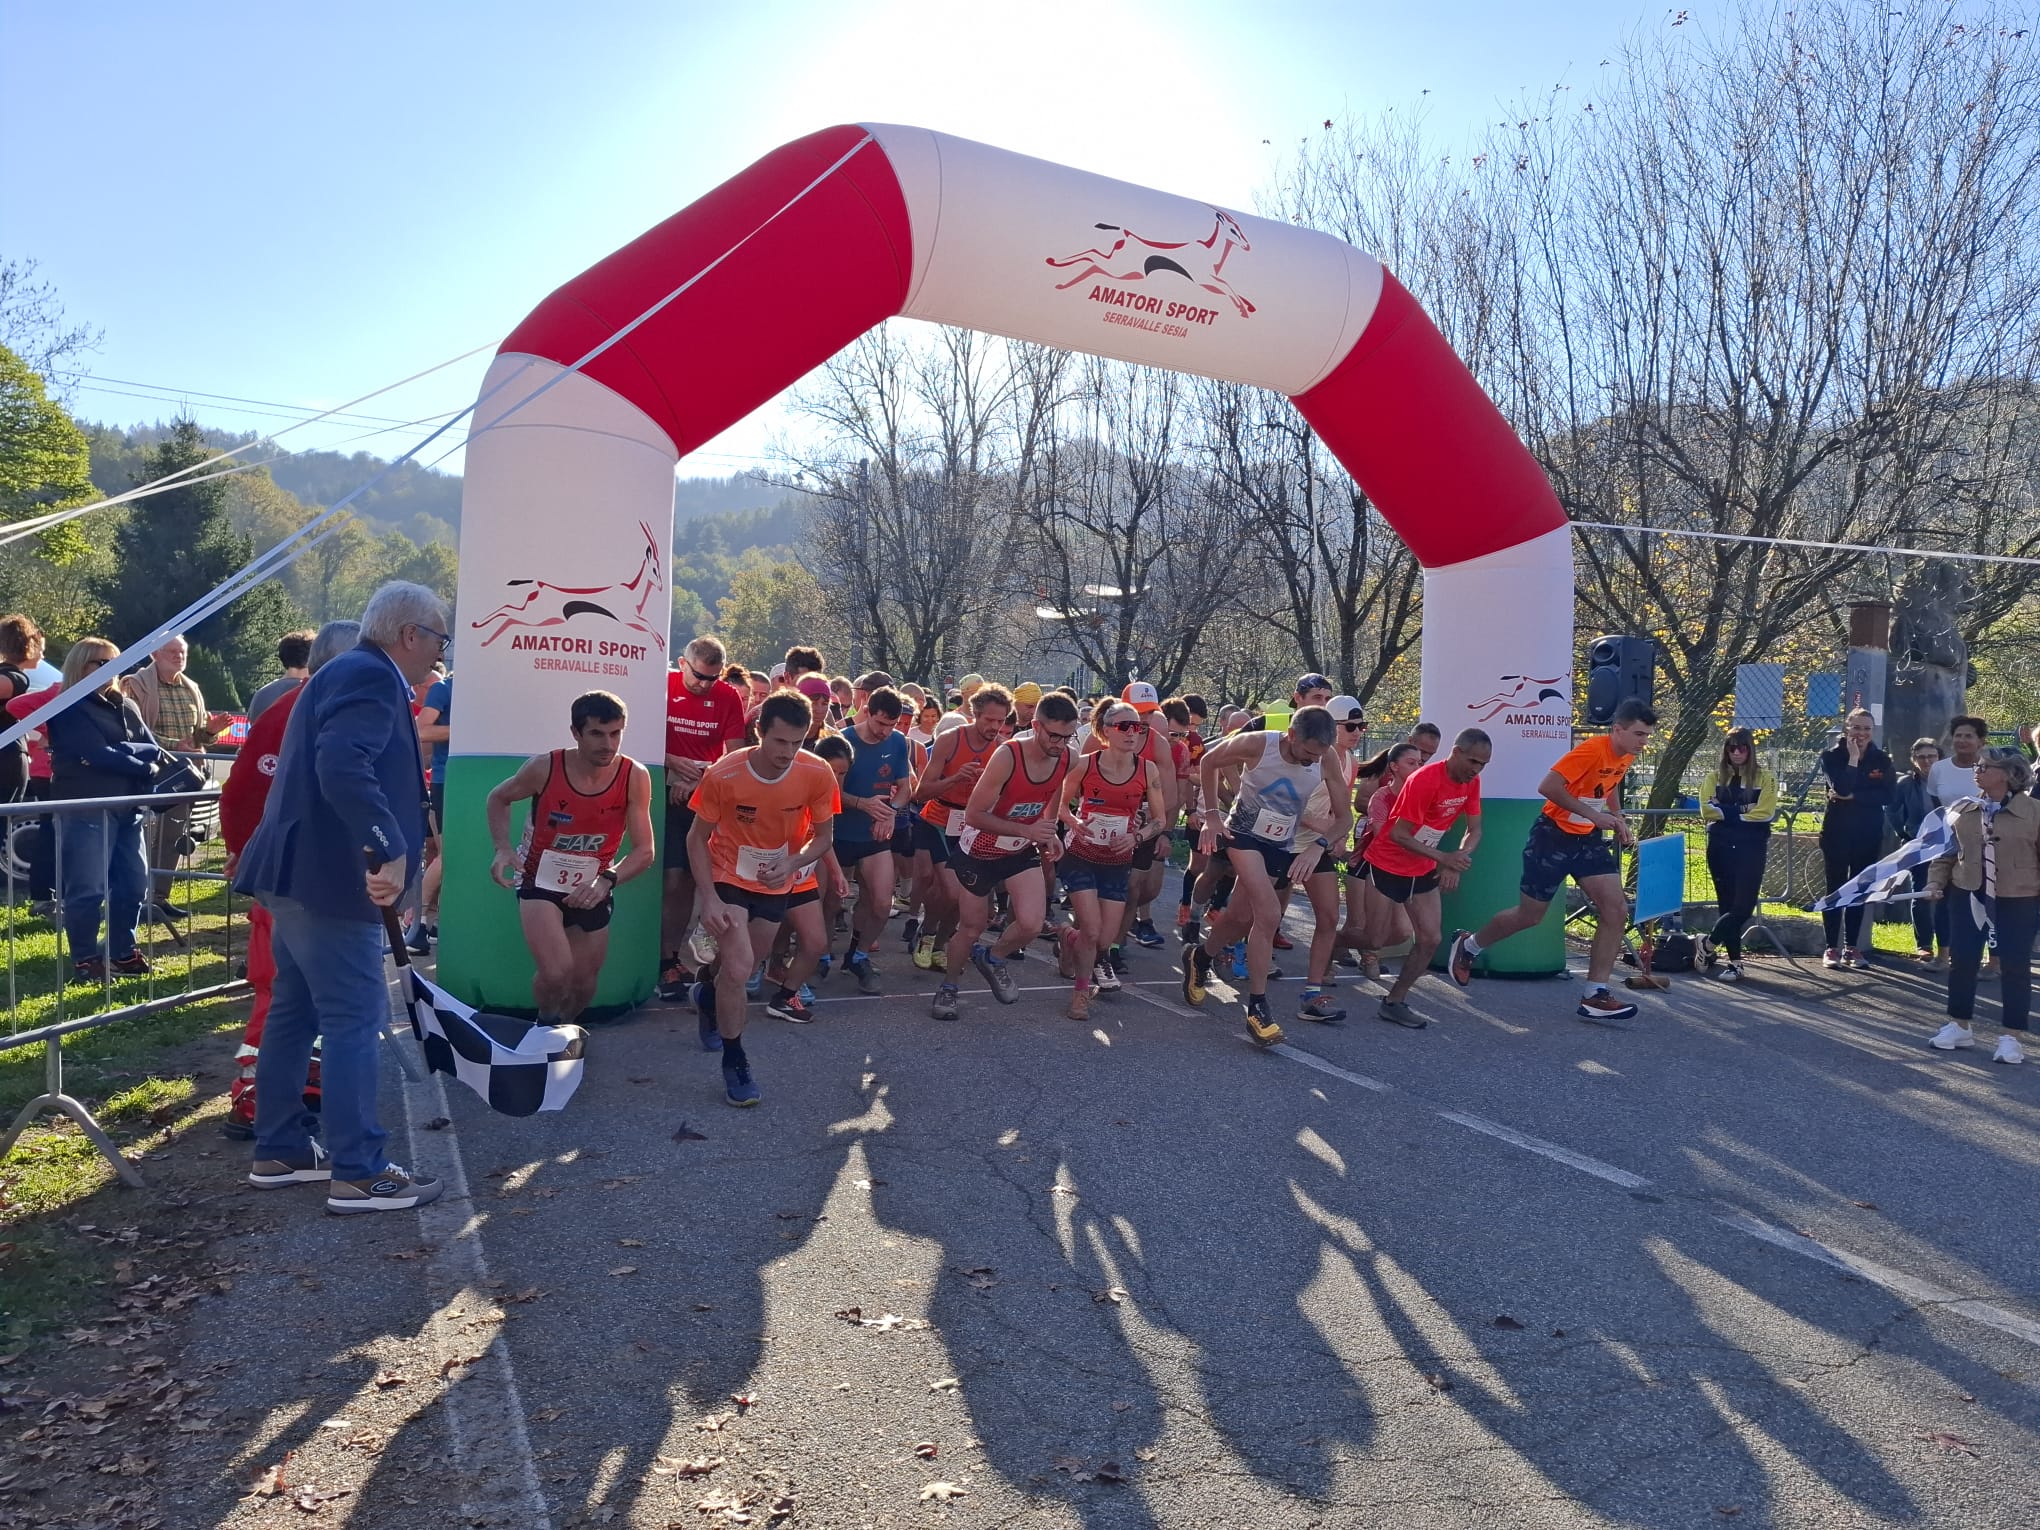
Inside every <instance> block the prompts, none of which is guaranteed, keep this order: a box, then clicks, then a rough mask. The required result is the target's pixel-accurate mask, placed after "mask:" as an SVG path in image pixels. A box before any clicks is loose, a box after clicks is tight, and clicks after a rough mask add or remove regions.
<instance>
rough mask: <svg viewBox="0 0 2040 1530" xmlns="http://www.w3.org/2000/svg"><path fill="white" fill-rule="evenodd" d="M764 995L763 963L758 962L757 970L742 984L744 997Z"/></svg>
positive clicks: (757, 997)
mask: <svg viewBox="0 0 2040 1530" xmlns="http://www.w3.org/2000/svg"><path fill="white" fill-rule="evenodd" d="M764 996H765V964H764V963H763V962H760V963H758V970H757V971H756V972H754V973H752V974H751V977H750V980H749V981H748V982H746V983H745V984H744V997H745V998H747V999H762V998H763V997H764Z"/></svg>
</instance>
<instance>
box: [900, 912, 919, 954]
mask: <svg viewBox="0 0 2040 1530" xmlns="http://www.w3.org/2000/svg"><path fill="white" fill-rule="evenodd" d="M920 938H921V916H920V915H919V914H916V915H915V916H914V917H913V918H911V919H909V920H908V921H907V922H906V923H905V924H903V925H901V926H900V944H901V945H902V946H904V947H906V949H907V950H909V951H911V950H913V949H914V942H915V941H917V940H919V939H920Z"/></svg>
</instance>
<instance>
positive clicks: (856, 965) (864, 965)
mask: <svg viewBox="0 0 2040 1530" xmlns="http://www.w3.org/2000/svg"><path fill="white" fill-rule="evenodd" d="M843 970H844V971H845V972H847V973H849V974H850V976H852V977H854V978H855V979H857V991H858V992H859V993H866V994H869V993H883V992H884V991H885V990H884V989H883V988H882V987H881V986H880V985H879V981H878V973H877V971H876V970H874V969H873V967H872V965H871V958H870V957H868V956H852V957H847V958H845V960H844V962H843Z"/></svg>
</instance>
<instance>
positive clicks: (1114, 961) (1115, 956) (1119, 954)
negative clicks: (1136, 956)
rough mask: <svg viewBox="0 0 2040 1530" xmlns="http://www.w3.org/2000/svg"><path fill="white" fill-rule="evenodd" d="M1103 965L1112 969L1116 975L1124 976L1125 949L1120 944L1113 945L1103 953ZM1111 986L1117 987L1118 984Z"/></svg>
mask: <svg viewBox="0 0 2040 1530" xmlns="http://www.w3.org/2000/svg"><path fill="white" fill-rule="evenodd" d="M1105 965H1106V966H1108V967H1110V968H1111V969H1112V970H1113V972H1114V973H1115V974H1117V975H1118V976H1120V977H1125V976H1126V951H1125V949H1124V948H1123V947H1121V946H1114V947H1113V948H1112V949H1111V950H1109V951H1107V952H1106V953H1105ZM1113 986H1114V987H1117V986H1118V985H1117V984H1114V985H1113Z"/></svg>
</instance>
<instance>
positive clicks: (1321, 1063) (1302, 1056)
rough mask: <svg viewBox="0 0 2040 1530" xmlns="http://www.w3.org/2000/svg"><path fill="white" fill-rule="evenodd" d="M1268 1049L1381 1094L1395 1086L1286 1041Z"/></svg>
mask: <svg viewBox="0 0 2040 1530" xmlns="http://www.w3.org/2000/svg"><path fill="white" fill-rule="evenodd" d="M1268 1050H1269V1051H1271V1052H1273V1053H1274V1054H1275V1055H1276V1056H1277V1057H1286V1058H1288V1059H1289V1060H1290V1061H1291V1062H1298V1063H1302V1064H1303V1065H1304V1066H1305V1067H1306V1068H1315V1069H1317V1070H1318V1072H1320V1073H1329V1074H1331V1076H1332V1077H1333V1078H1342V1079H1344V1080H1345V1081H1346V1082H1347V1083H1349V1084H1358V1085H1359V1086H1360V1087H1361V1088H1362V1089H1372V1090H1374V1091H1375V1092H1376V1093H1379V1094H1386V1093H1387V1092H1388V1091H1389V1090H1391V1089H1393V1088H1394V1087H1395V1085H1393V1084H1385V1083H1383V1082H1382V1081H1381V1080H1380V1079H1378V1078H1369V1077H1368V1076H1367V1075H1366V1074H1364V1073H1353V1072H1350V1071H1349V1070H1347V1069H1345V1068H1342V1067H1340V1066H1339V1065H1338V1064H1337V1063H1329V1062H1326V1061H1325V1060H1324V1059H1323V1058H1322V1057H1319V1056H1318V1055H1317V1054H1316V1053H1314V1052H1304V1051H1299V1050H1298V1049H1297V1048H1295V1047H1293V1046H1291V1045H1290V1044H1289V1043H1288V1042H1286V1041H1278V1042H1276V1043H1275V1045H1274V1046H1272V1047H1270V1048H1268Z"/></svg>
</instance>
